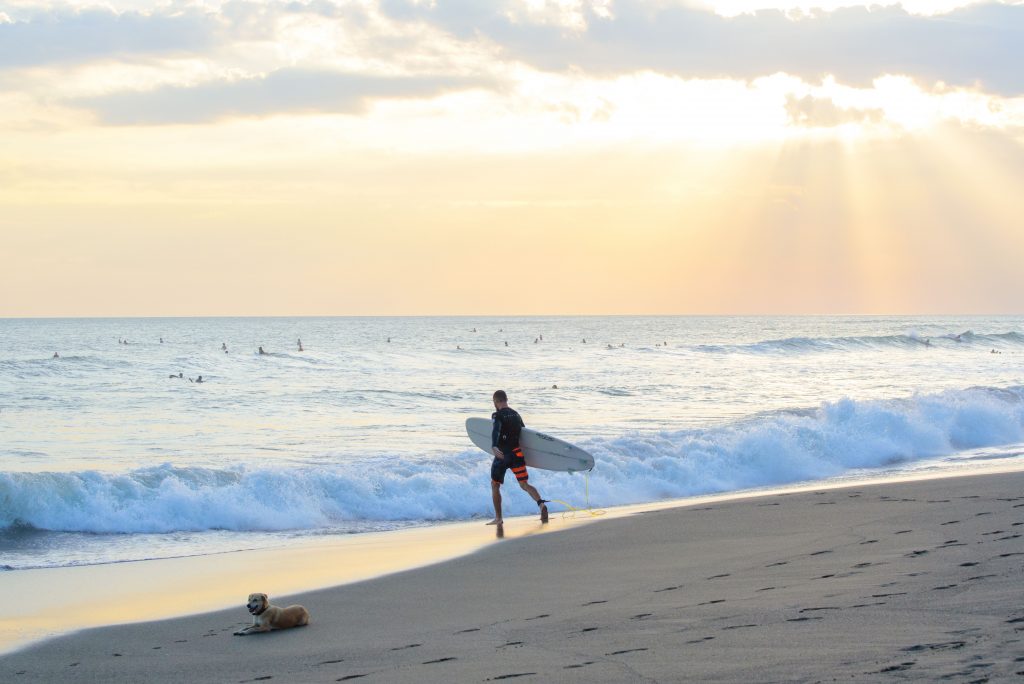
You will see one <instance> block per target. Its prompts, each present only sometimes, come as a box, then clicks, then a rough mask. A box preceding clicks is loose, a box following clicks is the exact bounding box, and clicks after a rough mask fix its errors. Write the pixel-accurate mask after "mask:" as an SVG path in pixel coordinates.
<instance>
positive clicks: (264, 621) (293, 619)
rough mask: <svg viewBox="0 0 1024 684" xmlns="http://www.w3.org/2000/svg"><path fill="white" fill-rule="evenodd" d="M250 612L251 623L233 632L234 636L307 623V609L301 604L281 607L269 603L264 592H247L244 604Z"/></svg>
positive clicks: (300, 625)
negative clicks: (247, 598)
mask: <svg viewBox="0 0 1024 684" xmlns="http://www.w3.org/2000/svg"><path fill="white" fill-rule="evenodd" d="M245 607H246V608H248V609H249V612H250V613H251V614H252V624H251V625H249V626H248V627H245V628H243V629H240V630H238V631H237V632H235V636H245V635H246V634H254V633H256V632H269V631H270V630H272V629H289V628H290V627H302V626H303V625H308V624H309V611H308V610H306V609H305V608H303V607H302V606H288V607H287V608H281V607H279V606H272V605H270V601H269V600H268V599H267V595H266V594H249V601H248V602H247V603H246V604H245Z"/></svg>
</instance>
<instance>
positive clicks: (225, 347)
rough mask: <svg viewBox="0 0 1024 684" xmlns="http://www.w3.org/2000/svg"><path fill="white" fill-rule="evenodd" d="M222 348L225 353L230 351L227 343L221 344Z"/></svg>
mask: <svg viewBox="0 0 1024 684" xmlns="http://www.w3.org/2000/svg"><path fill="white" fill-rule="evenodd" d="M220 348H221V349H223V350H224V351H227V350H228V343H227V342H221V343H220Z"/></svg>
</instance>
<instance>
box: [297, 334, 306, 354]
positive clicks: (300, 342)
mask: <svg viewBox="0 0 1024 684" xmlns="http://www.w3.org/2000/svg"><path fill="white" fill-rule="evenodd" d="M298 345H299V351H306V350H305V349H303V348H302V338H301V337H300V338H299V341H298Z"/></svg>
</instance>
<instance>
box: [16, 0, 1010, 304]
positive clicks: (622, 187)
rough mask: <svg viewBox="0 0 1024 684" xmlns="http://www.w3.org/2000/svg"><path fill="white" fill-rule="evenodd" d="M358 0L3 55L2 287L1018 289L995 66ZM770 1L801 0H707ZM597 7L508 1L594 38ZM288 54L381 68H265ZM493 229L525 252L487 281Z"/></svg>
mask: <svg viewBox="0 0 1024 684" xmlns="http://www.w3.org/2000/svg"><path fill="white" fill-rule="evenodd" d="M358 4H359V5H360V6H361V7H364V8H365V9H366V11H367V12H369V14H368V15H367V17H368V18H367V23H366V26H370V27H371V29H372V31H371V33H368V34H365V35H364V34H360V33H358V32H357V31H356V30H355V29H353V28H352V27H351V26H348V25H345V24H343V23H340V22H339V21H338V20H337V19H336V18H335V17H334V16H333V15H331V13H330V12H325V13H321V14H318V13H317V12H309V13H299V12H296V13H288V12H285V13H281V14H278V15H275V16H273V17H269V18H268V19H267V21H266V25H265V26H263V27H262V30H261V31H254V32H249V29H248V28H246V30H245V31H244V32H243V37H244V40H241V41H239V42H233V43H230V44H224V45H219V44H218V45H217V46H216V47H215V48H213V49H207V50H199V49H196V50H180V51H173V50H170V51H166V52H162V53H160V54H154V55H152V56H150V57H149V58H147V59H117V58H107V59H85V58H83V59H81V60H79V61H78V62H72V63H55V62H51V61H49V59H48V57H47V56H45V55H44V57H43V58H40V59H38V60H37V61H36V62H34V63H30V64H28V63H27V64H24V65H21V64H16V65H15V66H11V67H9V68H7V69H6V71H2V70H0V78H3V79H4V80H3V83H4V84H6V88H5V89H0V136H3V140H4V145H3V146H0V245H2V247H0V249H2V250H3V254H2V256H3V262H4V269H2V270H0V316H11V315H18V316H21V315H65V314H71V315H86V314H95V315H151V314H154V313H156V314H175V315H193V314H225V313H235V314H275V313H290V314H319V313H328V314H329V313H352V314H412V313H723V312H734V313H818V312H822V313H828V312H878V313H894V312H921V313H929V312H942V311H956V312H967V311H973V312H983V311H992V312H998V311H1014V310H1017V309H1019V302H1018V299H1019V297H1017V296H1015V295H1013V293H1015V292H1017V293H1019V292H1020V291H1024V276H1022V275H1021V273H1024V269H1019V268H1018V267H1017V264H1015V263H1013V259H1012V256H1013V255H1019V254H1021V253H1024V231H1021V230H1020V225H1019V217H1020V216H1022V215H1024V199H1021V193H1020V192H1019V188H1020V187H1021V184H1022V181H1024V154H1022V149H1024V148H1022V141H1021V136H1020V131H1021V130H1024V97H1020V96H1015V95H1013V94H1012V92H1013V91H1012V88H1005V89H1004V90H1007V91H1008V92H1009V94H1007V93H999V92H990V91H985V90H984V89H982V87H981V86H980V85H978V86H971V87H964V86H953V85H948V84H945V83H943V82H931V83H929V82H926V81H925V80H924V79H922V78H920V77H917V78H915V77H913V76H911V75H908V74H899V73H896V74H892V73H879V74H878V75H877V76H875V77H874V78H872V79H870V80H865V81H863V82H860V83H847V82H843V81H842V80H841V79H840V78H838V77H836V76H828V75H826V76H824V77H821V78H820V79H819V78H818V77H814V78H813V79H812V78H811V77H809V76H806V75H805V76H800V75H796V74H792V73H785V72H778V73H763V74H760V75H758V76H756V77H749V78H744V77H739V76H732V77H730V76H728V75H725V74H723V75H722V76H721V77H715V78H697V77H693V76H686V75H684V74H681V73H673V72H672V70H671V69H669V68H667V67H666V68H660V69H659V68H655V67H653V66H652V67H648V68H641V67H635V66H634V67H631V68H621V69H619V68H612V67H609V68H607V69H606V70H602V69H594V70H587V69H586V68H584V67H582V66H578V65H576V64H573V63H570V64H568V65H566V66H559V63H558V62H557V60H553V61H552V65H551V66H548V67H546V68H545V67H543V66H539V65H537V64H533V63H531V62H530V61H529V59H528V58H527V57H529V55H528V54H527V55H526V56H521V57H519V58H516V57H514V56H510V55H509V50H510V48H508V47H503V46H502V45H500V44H499V43H498V41H497V39H494V38H490V39H485V38H483V37H481V36H480V35H479V34H478V33H473V32H467V33H465V34H459V33H458V31H447V30H445V28H444V27H443V26H441V25H439V24H430V23H429V22H426V21H411V20H410V21H405V22H403V21H401V20H400V19H397V18H393V17H391V18H386V17H384V16H383V15H382V14H381V13H380V12H379V11H377V10H376V9H374V8H376V7H377V4H376V3H375V2H372V1H371V0H365V2H363V1H361V2H360V3H358ZM814 4H818V3H814ZM850 4H856V3H843V2H839V1H838V0H837V1H836V2H834V3H832V5H830V6H833V5H834V6H839V5H843V6H846V5H850ZM967 4H969V3H966V2H960V3H945V5H949V6H952V5H956V6H958V7H959V6H964V5H967ZM766 5H770V6H772V7H781V8H786V9H793V8H799V7H805V5H806V3H801V2H796V1H795V0H794V2H788V3H780V2H777V3H758V2H754V1H752V2H740V1H739V0H736V1H735V2H725V1H723V2H718V3H715V7H716V9H717V10H718V11H719V12H723V13H727V14H728V13H735V12H747V11H751V10H752V9H756V8H758V7H762V6H766ZM945 5H944V6H945ZM34 6H38V3H33V2H29V0H21V2H20V4H14V5H11V8H10V9H9V10H7V11H8V14H10V13H11V12H15V11H22V10H25V9H26V8H31V7H34ZM117 6H118V7H123V8H131V7H137V6H138V7H149V8H152V5H151V4H147V3H144V2H142V0H123V2H122V4H121V5H117ZM420 6H421V7H429V6H430V3H427V4H425V5H424V4H423V3H420ZM904 6H905V7H906V8H908V9H909V10H912V11H915V12H925V9H926V8H925V7H924V5H922V4H921V3H916V4H915V3H904ZM928 6H929V7H932V8H934V7H935V6H936V5H928ZM207 7H208V8H211V11H212V9H213V8H216V7H218V5H217V4H216V3H214V4H210V5H208V6H207ZM588 8H589V9H588ZM615 10H616V6H615V3H614V2H583V1H582V0H578V1H570V0H564V1H560V2H553V1H551V0H547V1H542V0H522V1H521V2H518V1H517V2H514V3H511V4H509V5H508V6H507V17H508V18H509V21H510V22H512V24H511V25H514V26H516V27H519V28H520V29H522V30H523V31H527V30H528V29H529V28H530V27H533V26H536V25H541V26H543V28H544V30H545V31H548V30H561V29H560V28H559V27H564V28H565V30H566V31H568V33H566V34H565V40H583V35H584V34H585V32H586V26H585V25H582V24H581V23H580V22H585V21H596V20H595V19H594V16H595V14H596V15H597V16H598V17H599V18H600V21H608V22H611V21H613V17H614V15H615ZM936 11H937V10H936ZM375 12H376V13H375ZM11 16H14V15H11ZM503 16H504V15H503ZM805 20H807V21H809V19H806V18H805V19H801V20H800V21H805ZM5 21H11V20H10V19H7V20H5ZM371 29H367V30H371ZM524 35H525V36H526V37H525V38H523V40H527V39H528V38H531V35H527V34H524ZM542 35H545V36H546V35H548V34H542ZM377 40H381V41H385V42H386V43H387V44H388V45H391V44H393V45H395V46H404V45H420V42H418V41H422V44H424V45H429V49H427V48H423V47H420V48H416V49H407V50H406V49H401V48H400V47H399V48H396V49H395V50H390V48H389V49H388V50H385V51H383V52H382V51H377V50H375V49H374V48H375V46H376V42H375V41H377ZM538 40H539V39H538ZM387 41H392V42H390V43H388V42H387ZM392 53H394V54H392ZM609 59H610V58H609ZM0 67H2V65H0ZM288 69H292V70H296V71H299V72H301V74H302V75H304V77H307V78H310V79H312V82H313V83H314V84H316V83H318V82H317V81H315V79H316V78H318V77H319V76H320V75H322V74H325V73H326V74H342V75H343V76H344V77H345V78H350V77H351V78H352V79H353V82H355V83H356V84H357V85H359V83H360V81H359V79H365V80H366V81H367V82H369V83H371V85H373V86H374V87H382V88H384V90H383V91H382V92H383V94H380V95H372V94H371V95H365V96H358V95H353V96H352V97H351V98H350V99H345V98H342V97H340V96H339V98H338V99H337V100H329V99H328V100H326V101H321V100H318V99H316V97H320V96H322V95H323V94H324V93H327V94H331V93H332V92H333V90H337V91H339V92H342V94H344V92H343V91H344V89H345V88H346V87H349V86H348V85H347V84H348V81H344V80H340V81H327V82H326V83H327V85H324V86H322V87H320V88H319V89H316V88H314V89H312V90H311V92H313V93H314V95H315V96H316V97H313V98H312V99H310V101H309V103H308V104H302V103H300V104H299V105H296V104H294V103H292V102H291V101H290V99H289V98H290V97H292V96H293V95H294V92H295V91H292V90H285V91H283V92H284V93H285V94H284V95H280V96H277V95H275V94H274V93H273V92H272V91H271V90H266V92H264V90H260V88H261V87H263V86H264V85H265V84H266V83H267V81H266V79H268V78H269V77H270V76H271V75H274V74H280V73H281V71H282V70H288ZM373 79H377V80H376V81H374V80H373ZM389 79H392V80H389ZM403 79H404V80H403ZM463 81H464V83H463ZM396 83H397V84H398V86H396V85H395V84H396ZM452 83H454V84H455V85H451V84H452ZM239 84H242V85H243V86H245V88H248V89H245V88H241V89H239V88H238V87H237V86H238V85H239ZM381 84H383V85H381ZM399 86H400V87H399ZM232 88H235V89H234V90H232ZM387 88H396V89H395V90H394V92H391V91H389V90H387ZM403 88H408V90H403ZM197 89H198V90H197ZM332 89H333V90H332ZM197 93H198V94H197ZM239 94H240V95H239ZM151 96H154V97H156V99H154V100H152V101H150V100H148V99H147V98H149V97H151ZM236 96H237V97H240V98H241V99H242V101H243V104H244V102H245V99H244V98H246V97H248V98H249V100H248V102H249V103H250V109H246V108H245V106H243V105H242V104H238V103H237V102H236V101H235V100H234V98H235V97H236ZM159 98H165V99H163V100H161V99H159ZM175 98H179V99H175ZM189 98H191V99H189ZM218 98H220V99H218ZM261 98H262V99H261ZM153 102H156V103H157V104H153ZM220 102H222V103H223V104H222V105H220V106H219V108H218V106H216V105H217V104H218V103H220ZM211 103H212V104H211ZM300 105H301V106H300ZM189 106H198V107H209V110H208V111H207V110H200V114H197V115H195V116H190V115H192V114H194V112H193V111H192V110H190V109H188V107H189ZM175 107H177V108H178V110H180V112H179V111H178V110H175ZM133 108H134V109H133ZM125 112H129V113H130V115H126V116H123V117H122V118H118V117H119V116H122V115H124V113H125ZM168 112H169V113H168ZM154 113H155V114H154ZM175 113H179V114H181V113H183V114H184V116H183V117H182V118H180V119H175V118H174V116H173V115H174V114H175ZM133 116H134V117H136V118H132V117H133ZM147 117H148V118H147ZM497 234H501V235H511V236H514V239H515V240H516V241H517V243H518V244H520V245H521V246H522V249H523V250H524V251H528V252H529V254H530V258H529V270H528V274H527V275H526V276H524V277H523V278H522V279H521V280H520V281H518V282H517V283H516V288H517V291H518V293H519V295H520V296H519V297H517V298H516V300H515V302H514V303H509V304H508V307H509V309H508V310H504V311H496V310H494V306H495V305H494V303H493V301H492V299H491V298H490V296H489V288H488V286H487V285H486V283H487V282H488V281H489V280H490V279H491V274H492V272H493V268H494V264H493V263H491V261H490V260H488V259H487V258H482V257H481V254H482V253H483V251H484V250H485V247H484V246H485V245H486V244H488V242H489V241H491V240H493V239H494V238H493V236H495V235H497ZM225 255H229V257H227V258H226V257H225ZM965 283H968V285H967V286H965Z"/></svg>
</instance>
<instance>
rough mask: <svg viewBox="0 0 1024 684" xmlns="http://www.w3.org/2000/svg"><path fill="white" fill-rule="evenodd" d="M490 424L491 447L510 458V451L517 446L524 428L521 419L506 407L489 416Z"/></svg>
mask: <svg viewBox="0 0 1024 684" xmlns="http://www.w3.org/2000/svg"><path fill="white" fill-rule="evenodd" d="M491 424H492V426H493V427H492V428H491V446H492V447H498V448H499V449H501V453H503V454H505V455H506V456H512V450H513V449H516V448H517V447H518V446H519V433H520V432H522V430H523V428H524V427H525V426H526V424H525V423H524V422H523V417H522V416H520V415H519V414H518V413H516V412H515V411H513V410H512V409H510V408H508V407H507V406H506V407H505V408H502V409H498V410H497V411H495V412H494V413H492V414H491Z"/></svg>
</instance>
